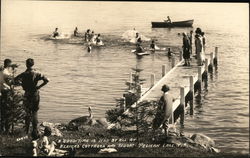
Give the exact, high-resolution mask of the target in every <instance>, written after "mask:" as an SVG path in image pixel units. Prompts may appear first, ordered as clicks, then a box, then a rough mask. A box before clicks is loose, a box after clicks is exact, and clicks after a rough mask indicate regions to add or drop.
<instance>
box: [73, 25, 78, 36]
mask: <svg viewBox="0 0 250 158" xmlns="http://www.w3.org/2000/svg"><path fill="white" fill-rule="evenodd" d="M77 35H78V28H77V27H76V28H75V30H74V36H77Z"/></svg>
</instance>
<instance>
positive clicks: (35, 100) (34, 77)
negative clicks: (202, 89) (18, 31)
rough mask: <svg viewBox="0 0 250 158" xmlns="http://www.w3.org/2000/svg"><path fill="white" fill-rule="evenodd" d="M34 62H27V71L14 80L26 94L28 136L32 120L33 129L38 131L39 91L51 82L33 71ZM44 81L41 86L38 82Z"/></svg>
mask: <svg viewBox="0 0 250 158" xmlns="http://www.w3.org/2000/svg"><path fill="white" fill-rule="evenodd" d="M33 65H34V60H33V59H31V58H29V59H27V60H26V67H27V69H26V71H24V72H23V73H21V74H19V75H18V76H17V77H15V78H14V82H15V84H16V85H17V84H18V83H21V86H22V88H23V90H24V91H25V93H24V105H25V108H26V109H25V110H26V117H25V132H26V134H28V133H29V126H30V122H31V120H32V127H33V131H37V124H38V116H37V113H38V110H39V102H40V95H39V89H40V88H42V87H43V86H44V85H46V84H47V83H48V82H49V79H48V78H46V77H45V76H44V75H42V74H41V73H39V72H37V71H36V70H35V69H33ZM40 80H42V81H43V83H42V84H40V85H39V86H38V85H37V84H38V81H40Z"/></svg>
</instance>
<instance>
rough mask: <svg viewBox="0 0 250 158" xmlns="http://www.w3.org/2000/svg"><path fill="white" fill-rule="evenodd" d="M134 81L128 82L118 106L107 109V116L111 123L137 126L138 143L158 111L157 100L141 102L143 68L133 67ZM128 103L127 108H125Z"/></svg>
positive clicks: (127, 126)
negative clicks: (125, 91)
mask: <svg viewBox="0 0 250 158" xmlns="http://www.w3.org/2000/svg"><path fill="white" fill-rule="evenodd" d="M132 70H133V73H132V82H126V85H127V86H128V89H127V93H125V94H124V97H125V100H124V99H122V98H120V99H117V106H116V107H115V108H113V109H111V110H108V111H106V118H107V120H108V121H109V122H111V123H118V124H119V125H120V127H121V129H123V128H124V127H126V128H129V127H136V135H137V143H138V144H139V135H140V134H141V133H145V132H147V131H148V130H149V129H150V128H151V127H152V120H153V118H154V116H155V113H156V107H157V106H158V104H157V102H153V101H152V102H147V101H143V102H139V99H140V98H141V93H142V89H141V85H142V84H143V82H144V81H145V80H144V79H141V78H140V72H141V71H142V69H138V68H132ZM124 104H126V110H125V109H124V108H121V107H124Z"/></svg>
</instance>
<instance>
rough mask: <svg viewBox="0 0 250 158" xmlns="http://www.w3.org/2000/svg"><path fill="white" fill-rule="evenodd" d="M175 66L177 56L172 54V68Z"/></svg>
mask: <svg viewBox="0 0 250 158" xmlns="http://www.w3.org/2000/svg"><path fill="white" fill-rule="evenodd" d="M174 66H175V58H174V56H172V68H173V67H174Z"/></svg>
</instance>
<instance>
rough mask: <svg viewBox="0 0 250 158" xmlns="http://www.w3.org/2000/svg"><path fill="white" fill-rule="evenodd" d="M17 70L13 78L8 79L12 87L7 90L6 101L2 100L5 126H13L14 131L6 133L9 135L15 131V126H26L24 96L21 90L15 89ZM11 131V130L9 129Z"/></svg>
mask: <svg viewBox="0 0 250 158" xmlns="http://www.w3.org/2000/svg"><path fill="white" fill-rule="evenodd" d="M14 73H15V69H13V75H12V77H10V78H8V79H6V82H7V83H8V85H9V86H10V89H9V90H6V91H5V93H6V95H7V97H6V99H2V101H1V104H4V105H1V106H4V109H3V110H4V113H5V116H4V119H5V124H8V125H9V126H12V131H6V132H7V133H9V132H12V133H13V131H14V126H15V125H17V124H20V123H21V124H24V120H25V114H26V113H25V107H24V105H23V98H24V97H23V94H22V93H21V90H20V89H15V88H14V85H13V78H14ZM9 130H10V129H9Z"/></svg>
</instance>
